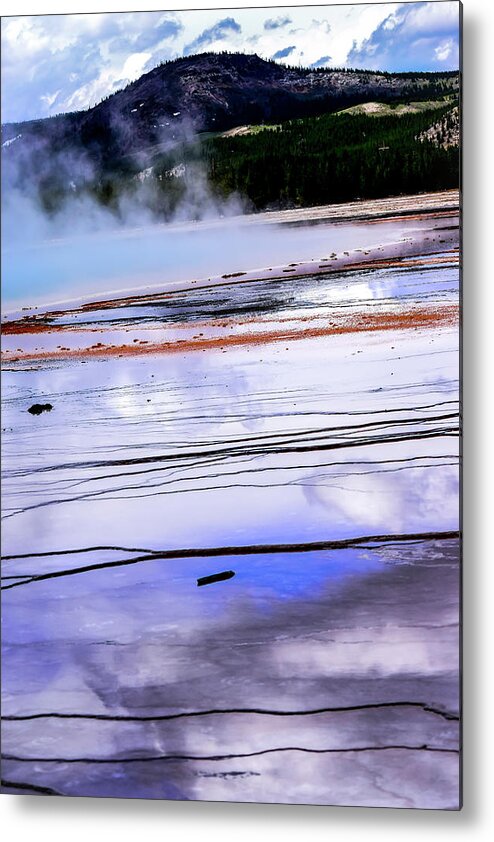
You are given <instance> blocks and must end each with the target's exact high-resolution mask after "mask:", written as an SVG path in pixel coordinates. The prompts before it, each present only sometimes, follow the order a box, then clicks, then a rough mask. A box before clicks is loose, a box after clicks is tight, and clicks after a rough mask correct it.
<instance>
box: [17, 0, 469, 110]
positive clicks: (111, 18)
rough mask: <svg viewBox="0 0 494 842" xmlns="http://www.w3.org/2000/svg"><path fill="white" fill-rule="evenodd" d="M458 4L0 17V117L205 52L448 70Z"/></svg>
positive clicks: (88, 98) (99, 89)
mask: <svg viewBox="0 0 494 842" xmlns="http://www.w3.org/2000/svg"><path fill="white" fill-rule="evenodd" d="M458 41H459V3H458V2H456V0H455V1H454V2H453V1H452V2H449V0H445V1H444V0H443V1H442V2H436V1H434V2H417V3H377V4H365V5H364V4H361V5H354V6H352V5H340V6H312V7H311V6H300V7H296V6H295V7H280V6H277V7H272V8H269V7H265V8H253V9H231V10H228V9H227V8H221V9H216V10H200V11H182V12H115V13H107V14H104V13H102V14H86V15H83V14H73V15H70V14H68V15H52V16H43V15H37V16H22V17H3V18H2V22H1V47H2V52H1V70H2V111H1V118H2V123H5V122H12V121H20V120H27V119H32V118H38V117H48V116H50V115H52V114H57V113H59V112H64V111H77V110H80V109H83V108H87V107H88V106H91V105H95V104H96V103H97V102H99V101H100V100H101V99H102V98H103V97H105V96H107V95H108V94H110V93H112V92H114V91H116V90H119V89H120V88H123V87H125V86H126V85H127V84H128V83H129V82H132V81H133V80H134V79H137V78H138V77H139V76H141V75H142V74H143V73H145V72H146V71H149V70H151V69H152V68H153V67H155V66H156V65H157V64H159V63H160V62H162V61H164V60H168V59H174V58H178V57H180V56H188V55H192V54H194V53H200V52H205V51H214V52H219V51H222V50H229V51H231V52H242V53H257V54H258V55H259V56H261V57H262V58H266V59H273V60H274V61H277V62H280V63H281V64H290V65H301V66H304V67H344V66H346V67H358V68H368V69H371V70H388V71H404V70H435V71H441V70H442V71H445V70H456V69H457V68H458V66H459V55H458V54H459V44H458Z"/></svg>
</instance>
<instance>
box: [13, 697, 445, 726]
mask: <svg viewBox="0 0 494 842" xmlns="http://www.w3.org/2000/svg"><path fill="white" fill-rule="evenodd" d="M400 707H402V708H416V709H418V710H422V711H424V712H425V713H432V714H434V715H435V716H440V717H442V718H443V719H446V720H448V721H454V722H457V721H459V716H458V715H457V714H455V713H450V712H448V711H445V710H441V709H440V708H435V707H433V706H431V705H427V704H425V703H423V702H406V701H405V702H404V701H398V702H369V703H368V704H363V705H343V706H337V707H324V708H314V709H313V710H271V709H268V708H211V709H209V710H194V711H182V712H181V713H166V714H159V715H158V716H132V715H127V714H106V713H56V712H52V713H30V714H20V715H17V716H16V715H7V716H2V717H1V719H2V720H3V721H4V722H27V721H31V720H33V719H87V720H97V721H102V722H166V721H171V720H174V719H192V718H196V717H200V716H222V715H228V714H257V715H260V716H315V715H318V714H324V713H352V712H354V711H362V710H380V709H381V708H400Z"/></svg>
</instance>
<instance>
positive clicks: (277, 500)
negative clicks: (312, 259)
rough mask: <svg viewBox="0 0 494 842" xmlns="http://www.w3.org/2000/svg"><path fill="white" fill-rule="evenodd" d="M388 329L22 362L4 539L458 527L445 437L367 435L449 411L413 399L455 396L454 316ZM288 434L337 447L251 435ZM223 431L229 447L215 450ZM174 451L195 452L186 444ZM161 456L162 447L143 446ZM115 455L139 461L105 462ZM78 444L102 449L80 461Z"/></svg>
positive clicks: (9, 410)
mask: <svg viewBox="0 0 494 842" xmlns="http://www.w3.org/2000/svg"><path fill="white" fill-rule="evenodd" d="M384 337H385V338H384V341H383V338H382V336H379V335H372V334H371V335H365V336H362V335H360V336H359V337H358V339H357V340H356V341H355V337H352V336H350V337H331V338H330V339H329V340H328V339H325V340H313V341H306V342H303V343H292V345H291V346H290V347H289V349H288V350H286V349H285V347H284V346H283V345H282V344H278V345H273V346H269V348H267V347H260V348H252V349H251V350H249V349H240V350H230V351H229V353H228V354H225V355H223V354H221V353H217V354H214V353H213V354H199V353H198V354H188V355H184V356H183V357H182V356H180V355H171V356H166V355H164V356H158V357H150V358H147V359H134V360H132V359H122V360H115V359H113V360H107V361H101V362H98V361H91V362H88V363H87V364H86V365H80V364H79V365H75V366H61V367H60V368H54V369H52V370H39V371H25V372H24V373H23V374H22V380H21V379H20V375H18V374H11V373H9V372H6V373H5V375H4V426H5V427H6V428H7V429H6V433H5V434H4V436H3V447H4V460H5V461H4V465H5V472H6V476H5V479H4V495H3V498H4V499H3V505H4V507H6V510H5V514H11V513H12V512H10V511H8V510H9V509H16V508H21V507H24V506H26V507H28V508H27V510H26V512H25V513H24V514H20V515H16V516H15V517H10V518H8V519H7V520H4V523H3V529H4V542H5V548H6V549H5V551H7V547H8V551H11V552H13V551H15V550H21V551H22V550H23V549H24V550H25V548H26V547H28V548H29V547H31V546H32V543H33V540H35V542H36V544H37V545H38V547H39V548H40V549H47V550H49V549H52V548H56V547H64V546H67V545H69V544H70V545H72V546H86V545H87V544H88V530H89V535H90V538H91V541H90V542H91V543H97V544H114V543H115V542H116V541H115V523H116V522H118V524H119V525H118V535H119V538H118V541H117V543H118V544H119V545H122V544H123V545H127V546H143V547H146V546H148V547H163V548H172V547H187V546H215V545H216V546H217V545H220V546H221V545H225V544H227V545H239V544H251V543H262V542H268V541H275V542H280V543H286V542H290V541H306V540H309V541H310V540H321V539H327V538H336V537H344V536H349V535H350V536H351V535H354V534H361V535H363V534H372V533H375V532H376V531H378V532H388V531H397V532H401V531H434V530H437V529H455V528H457V520H458V508H457V494H458V489H457V478H456V467H455V453H457V441H456V439H455V438H452V437H437V438H432V439H431V438H425V439H418V440H416V441H401V442H400V441H396V442H393V441H388V442H383V443H379V444H365V439H366V438H367V437H369V436H370V437H376V436H380V435H394V436H398V437H400V436H403V435H409V434H413V433H414V432H417V431H418V432H420V430H421V429H422V430H423V432H424V433H426V434H427V433H430V432H432V433H434V432H435V431H436V430H441V429H443V427H445V428H447V429H449V428H451V426H452V425H453V426H454V424H455V423H456V421H455V419H446V420H437V421H435V420H434V416H436V415H442V414H444V413H446V414H447V413H449V412H454V411H455V408H456V407H455V404H454V403H452V404H446V405H444V406H437V407H436V408H432V409H429V410H426V409H424V410H421V411H420V412H419V413H417V411H416V410H415V409H414V407H417V406H421V405H424V406H427V405H430V404H434V403H438V402H440V401H448V400H449V401H454V400H455V399H456V396H457V395H456V380H457V376H458V372H457V354H456V351H455V348H456V342H457V337H456V332H455V331H454V330H453V331H451V332H449V331H444V332H441V333H439V334H434V335H433V336H431V335H430V334H429V333H428V332H426V333H424V334H412V336H410V335H408V334H402V335H400V334H397V335H389V336H388V335H387V334H385V335H384ZM328 359H330V360H331V367H330V372H331V373H330V377H329V378H328V362H327V360H328ZM268 361H269V362H268ZM301 384H303V385H301ZM35 399H36V400H41V401H43V402H45V401H48V400H49V401H50V402H52V403H53V405H54V409H53V411H52V412H51V413H49V414H46V415H43V416H40V417H39V418H36V419H33V418H32V417H31V416H29V415H28V414H27V413H26V408H27V406H29V405H30V403H32V402H33V401H34V400H35ZM389 410H399V411H397V412H394V413H392V414H390V413H389ZM355 412H357V413H360V414H358V415H354V414H352V413H355ZM421 416H422V417H423V418H424V420H423V422H422V421H420V423H415V422H416V421H417V420H419V419H420V418H421ZM427 416H431V420H429V421H426V420H425V418H426V417H427ZM383 420H385V421H386V422H387V426H386V427H379V426H375V427H370V428H368V429H365V428H364V429H363V430H359V429H358V428H351V425H355V424H366V423H368V424H369V423H370V424H379V422H382V421H383ZM393 421H394V422H395V423H392V422H393ZM339 426H343V427H345V428H346V429H343V430H337V429H335V430H334V431H331V430H330V431H328V432H325V431H324V430H325V428H328V427H329V428H336V427H339ZM10 428H11V430H12V432H9V430H10ZM321 431H322V432H321ZM256 436H264V437H266V438H265V439H262V438H261V439H259V438H255V437H256ZM290 436H291V437H293V436H295V438H294V439H293V441H294V444H297V443H298V444H301V445H304V444H305V443H307V445H309V446H310V444H311V443H315V444H317V443H318V442H322V443H323V444H324V443H327V444H328V445H331V444H345V445H347V446H346V447H344V448H342V449H338V450H334V451H332V450H325V451H317V450H316V451H313V452H311V451H307V452H303V453H297V452H295V453H264V452H263V450H262V449H261V450H260V452H258V453H255V452H254V451H253V450H252V448H253V447H259V446H262V444H263V442H265V441H267V442H268V443H269V442H272V444H273V447H276V445H277V442H280V441H281V443H282V444H283V442H284V441H285V440H287V437H290ZM280 437H281V438H280ZM234 445H235V447H239V448H240V452H239V453H237V454H235V453H232V454H231V455H227V456H225V457H223V458H222V459H220V461H218V458H217V457H215V456H214V452H213V451H215V450H217V449H220V450H225V449H227V448H232V447H233V446H234ZM271 449H272V448H271ZM187 452H190V453H197V454H201V453H202V454H205V455H203V456H202V457H199V456H197V458H196V457H193V458H190V459H189V460H188V461H183V458H182V457H183V455H184V454H186V453H187ZM172 455H173V461H172V464H168V463H166V462H156V461H155V458H156V457H160V456H164V457H167V456H168V457H170V456H172ZM14 457H15V459H14ZM128 458H134V459H142V458H146V459H148V460H149V461H148V462H146V463H144V464H142V465H127V466H125V465H124V466H120V467H119V466H116V467H112V466H111V465H110V466H105V464H104V463H105V460H106V459H110V460H111V459H120V460H121V459H128ZM12 460H14V461H12ZM88 460H97V461H100V462H101V465H100V466H99V467H98V466H95V467H94V468H85V467H84V462H86V461H88ZM389 460H391V462H390V461H389ZM396 460H398V461H396ZM381 461H382V462H383V465H380V464H379V463H380V462H381ZM354 462H356V463H357V464H355V465H353V464H352V463H354ZM328 463H329V464H328ZM331 463H340V464H331ZM341 463H342V464H341ZM63 464H67V465H68V466H69V467H67V468H65V469H63V468H58V469H56V470H50V471H47V472H45V473H40V474H33V475H31V476H28V477H27V478H22V477H17V476H15V475H14V476H12V477H10V476H9V475H8V473H9V470H10V469H11V468H13V469H14V474H15V472H18V471H19V470H21V469H22V468H23V466H27V467H29V466H33V465H36V466H39V467H42V466H43V465H48V466H50V465H63ZM78 465H80V467H77V466H78ZM71 466H72V467H71ZM138 471H143V473H138ZM81 495H82V499H79V500H78V499H77V498H78V497H79V496H81ZM63 500H67V501H68V502H59V501H63ZM37 504H42V505H41V507H40V508H32V507H33V506H36V505H37ZM46 504H48V505H46ZM30 507H31V508H30Z"/></svg>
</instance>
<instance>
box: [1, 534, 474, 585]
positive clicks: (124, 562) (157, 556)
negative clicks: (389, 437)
mask: <svg viewBox="0 0 494 842" xmlns="http://www.w3.org/2000/svg"><path fill="white" fill-rule="evenodd" d="M459 536H460V533H459V531H457V530H454V531H451V532H416V533H411V534H408V535H367V536H363V537H360V538H347V539H342V540H340V541H313V542H306V543H300V544H260V545H255V544H254V545H249V546H239V547H205V548H195V549H186V550H165V551H162V552H159V553H158V552H156V553H152V554H150V555H143V556H137V558H128V559H120V560H118V561H106V562H97V563H95V564H86V565H84V566H83V567H74V568H71V569H68V570H54V571H52V572H50V573H40V574H39V575H36V576H33V577H31V578H30V579H27V580H26V581H23V582H13V583H12V584H10V585H4V586H3V587H2V589H1V590H5V591H6V590H10V589H11V588H19V587H22V586H24V585H29V584H32V583H33V582H43V581H46V580H48V579H59V578H62V577H65V576H74V575H77V574H79V573H89V572H92V571H95V570H105V569H110V568H113V567H126V566H129V565H133V564H140V563H142V562H147V561H160V560H165V559H178V558H218V557H222V556H246V555H268V554H274V553H301V552H317V551H319V550H338V549H346V548H347V547H353V546H355V545H358V544H368V543H371V542H381V543H382V542H387V541H397V540H399V541H414V540H423V541H433V540H441V539H445V538H459Z"/></svg>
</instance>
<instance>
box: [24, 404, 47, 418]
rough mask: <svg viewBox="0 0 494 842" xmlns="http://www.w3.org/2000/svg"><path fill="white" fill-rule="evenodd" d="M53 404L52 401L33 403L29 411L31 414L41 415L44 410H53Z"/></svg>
mask: <svg viewBox="0 0 494 842" xmlns="http://www.w3.org/2000/svg"><path fill="white" fill-rule="evenodd" d="M52 409H53V406H52V404H51V403H33V405H32V406H30V407H29V409H28V412H30V413H31V415H41V413H42V412H51V411H52Z"/></svg>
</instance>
